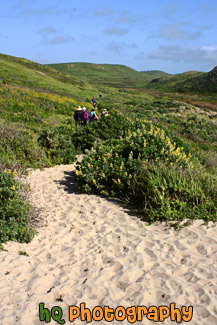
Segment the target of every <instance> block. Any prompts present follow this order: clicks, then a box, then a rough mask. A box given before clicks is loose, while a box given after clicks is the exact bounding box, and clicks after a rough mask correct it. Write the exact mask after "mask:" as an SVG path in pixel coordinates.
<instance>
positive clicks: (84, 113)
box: [82, 107, 89, 125]
mask: <svg viewBox="0 0 217 325" xmlns="http://www.w3.org/2000/svg"><path fill="white" fill-rule="evenodd" d="M82 112H83V123H82V125H87V121H89V116H88V114H87V112H86V107H83V111H82Z"/></svg>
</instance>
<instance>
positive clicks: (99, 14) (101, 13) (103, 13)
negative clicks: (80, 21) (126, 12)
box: [95, 8, 112, 17]
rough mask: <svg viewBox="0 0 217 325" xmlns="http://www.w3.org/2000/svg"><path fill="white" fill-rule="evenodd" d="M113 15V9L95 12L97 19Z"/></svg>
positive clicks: (101, 9)
mask: <svg viewBox="0 0 217 325" xmlns="http://www.w3.org/2000/svg"><path fill="white" fill-rule="evenodd" d="M111 14H112V9H111V8H100V9H98V10H96V11H95V16H96V17H105V16H110V15H111Z"/></svg>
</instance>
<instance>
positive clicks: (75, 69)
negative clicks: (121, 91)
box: [48, 63, 162, 88]
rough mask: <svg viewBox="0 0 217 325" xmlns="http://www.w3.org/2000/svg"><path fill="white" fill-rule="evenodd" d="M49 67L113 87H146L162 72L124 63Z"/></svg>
mask: <svg viewBox="0 0 217 325" xmlns="http://www.w3.org/2000/svg"><path fill="white" fill-rule="evenodd" d="M48 66H49V67H52V68H55V69H57V70H58V71H61V72H64V73H67V74H70V75H72V76H73V77H75V78H80V79H82V80H86V81H88V82H91V83H95V84H99V83H100V84H103V85H106V86H113V87H119V88H124V87H134V88H145V86H146V85H147V83H148V82H149V81H150V80H152V79H153V78H155V76H154V77H153V74H154V75H157V76H161V75H162V73H161V74H160V72H159V73H156V74H155V73H153V72H138V71H136V70H134V69H131V68H129V67H127V66H124V65H113V64H92V63H60V64H49V65H48Z"/></svg>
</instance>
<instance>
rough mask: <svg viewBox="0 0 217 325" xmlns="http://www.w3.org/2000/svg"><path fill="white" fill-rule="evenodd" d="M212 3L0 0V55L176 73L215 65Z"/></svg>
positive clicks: (216, 30)
mask: <svg viewBox="0 0 217 325" xmlns="http://www.w3.org/2000/svg"><path fill="white" fill-rule="evenodd" d="M216 17H217V1H216V0H209V1H206V0H149V1H146V0H124V1H123V0H119V1H117V0H115V1H114V0H61V1H60V0H58V1H56V0H43V1H42V0H35V1H34V0H31V1H30V0H29V1H27V0H5V1H4V0H0V53H4V54H9V55H14V56H18V57H24V58H27V59H30V60H33V61H36V62H39V63H62V62H92V63H109V64H123V65H127V66H129V67H131V68H133V69H135V70H138V71H144V70H163V71H165V72H169V73H180V72H184V71H189V70H198V71H210V70H211V69H212V68H214V67H215V66H216V65H217V19H216Z"/></svg>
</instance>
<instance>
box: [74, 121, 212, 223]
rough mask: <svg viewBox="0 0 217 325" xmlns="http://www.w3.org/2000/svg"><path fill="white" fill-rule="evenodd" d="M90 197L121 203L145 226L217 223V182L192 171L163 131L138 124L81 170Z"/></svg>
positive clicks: (103, 145) (91, 156)
mask: <svg viewBox="0 0 217 325" xmlns="http://www.w3.org/2000/svg"><path fill="white" fill-rule="evenodd" d="M76 175H77V180H78V186H79V188H80V189H81V190H82V191H84V192H86V193H94V192H95V193H101V194H102V195H105V196H113V197H118V198H120V199H121V200H122V201H123V202H125V203H127V204H130V205H131V206H134V207H136V209H137V211H139V212H140V213H142V214H143V217H144V218H145V220H147V221H149V222H153V221H155V220H174V219H177V220H181V219H185V218H191V219H195V218H203V219H206V220H216V218H217V215H216V209H215V202H216V200H217V195H216V181H215V180H214V179H213V178H211V177H208V176H204V174H202V173H201V172H200V170H199V171H196V170H195V169H194V165H193V162H192V161H191V155H190V154H187V153H186V152H185V151H184V148H183V147H179V146H178V145H177V143H176V142H174V141H173V140H172V139H171V138H170V137H169V136H168V135H166V134H165V132H164V130H162V129H160V128H158V127H156V126H154V125H153V124H152V123H149V122H141V121H137V122H136V123H134V124H133V125H132V127H131V128H130V129H129V130H128V131H127V132H125V136H124V137H123V138H122V139H117V140H109V141H107V142H104V143H101V144H98V145H96V146H95V147H94V148H93V149H92V151H91V152H90V154H89V155H88V156H85V157H84V159H83V161H82V163H78V164H77V170H76Z"/></svg>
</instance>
